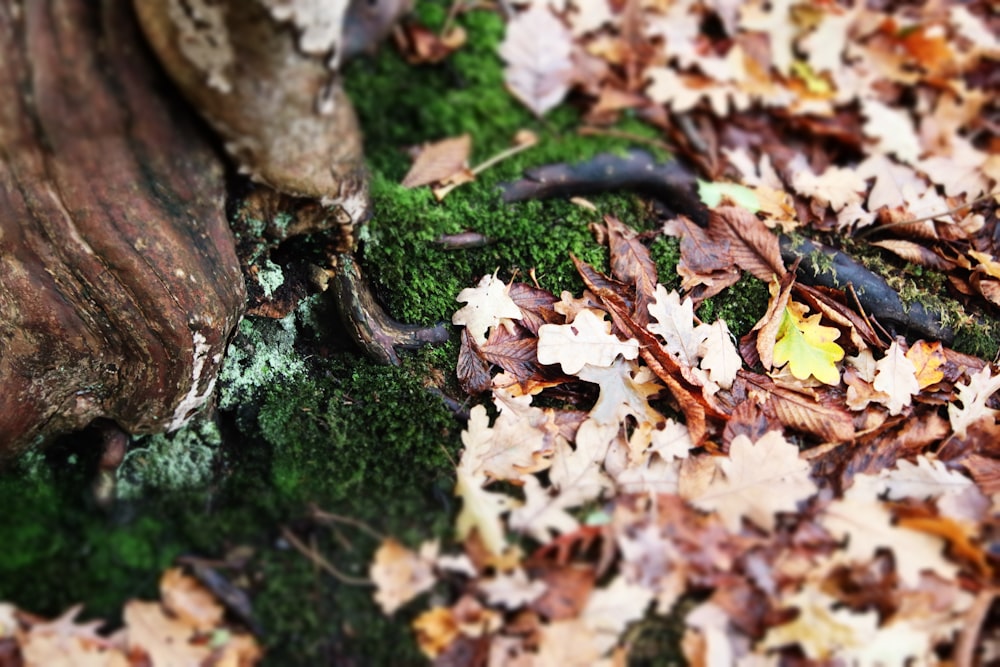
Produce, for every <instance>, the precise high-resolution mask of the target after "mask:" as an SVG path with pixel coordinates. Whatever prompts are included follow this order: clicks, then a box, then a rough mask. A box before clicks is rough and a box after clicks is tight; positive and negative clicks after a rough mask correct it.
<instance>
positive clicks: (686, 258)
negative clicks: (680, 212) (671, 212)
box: [663, 216, 740, 304]
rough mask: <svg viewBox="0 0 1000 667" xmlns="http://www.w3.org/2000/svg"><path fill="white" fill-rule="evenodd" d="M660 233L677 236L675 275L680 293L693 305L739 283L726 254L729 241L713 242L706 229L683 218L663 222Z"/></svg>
mask: <svg viewBox="0 0 1000 667" xmlns="http://www.w3.org/2000/svg"><path fill="white" fill-rule="evenodd" d="M663 232H664V233H665V234H668V235H670V236H680V239H681V259H680V261H679V262H678V263H677V273H678V274H680V276H681V280H682V282H681V289H683V290H684V291H685V292H688V294H689V295H690V296H691V298H692V300H694V302H695V303H696V304H697V303H700V302H701V301H703V300H704V299H707V298H709V297H711V296H715V295H716V294H718V293H719V292H721V291H722V290H724V289H726V288H727V287H729V286H731V285H734V284H736V282H737V281H738V280H739V279H740V270H739V267H737V266H736V265H735V264H734V263H733V258H732V254H731V253H730V250H729V249H730V241H729V239H725V238H723V239H716V238H713V237H711V236H710V235H709V233H708V230H707V229H705V228H703V227H701V226H700V225H696V224H694V223H693V222H691V221H690V220H688V219H687V218H686V217H683V216H679V217H677V218H674V219H672V220H669V221H667V223H666V224H664V226H663Z"/></svg>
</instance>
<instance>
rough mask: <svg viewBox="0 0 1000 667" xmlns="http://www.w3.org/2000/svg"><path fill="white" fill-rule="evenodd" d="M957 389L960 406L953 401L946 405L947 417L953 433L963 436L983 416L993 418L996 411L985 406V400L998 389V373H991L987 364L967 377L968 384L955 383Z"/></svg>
mask: <svg viewBox="0 0 1000 667" xmlns="http://www.w3.org/2000/svg"><path fill="white" fill-rule="evenodd" d="M955 388H956V389H958V400H959V401H961V402H962V407H958V406H957V405H956V404H955V403H954V402H953V403H950V404H949V405H948V419H949V420H950V421H951V427H952V429H954V431H955V435H957V436H958V437H960V438H964V437H965V435H966V432H967V430H968V428H969V427H970V426H971V425H972V424H974V423H976V422H977V421H979V420H980V419H983V418H993V417H995V416H996V413H997V411H996V410H994V409H992V408H988V407H986V401H987V400H989V398H990V397H991V396H992V395H993V394H995V393H996V392H997V390H1000V375H993V374H992V373H991V372H990V367H989V366H984V367H983V368H982V370H980V371H979V372H978V373H976V374H975V375H973V376H972V377H970V378H969V383H968V384H958V385H955Z"/></svg>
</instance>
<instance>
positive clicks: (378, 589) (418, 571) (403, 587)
mask: <svg viewBox="0 0 1000 667" xmlns="http://www.w3.org/2000/svg"><path fill="white" fill-rule="evenodd" d="M437 552H438V545H437V542H434V541H430V542H424V543H423V544H422V545H421V547H420V553H419V554H418V553H417V552H415V551H413V550H412V549H407V548H406V547H404V546H403V545H402V544H400V543H399V542H397V541H396V540H395V539H393V538H391V537H389V538H386V539H384V540H383V541H382V544H381V545H379V548H378V549H377V550H376V551H375V557H374V558H373V560H372V564H371V566H370V567H369V576H370V577H371V580H372V581H373V582H374V583H375V602H376V603H377V604H378V606H379V607H380V608H381V609H382V613H384V614H392V613H394V612H395V611H396V610H397V609H399V608H400V607H402V606H403V605H405V604H406V603H407V602H409V601H410V600H412V599H413V598H415V597H417V596H418V595H420V594H421V593H423V592H425V591H427V590H430V588H431V587H432V586H433V585H434V584H435V583H436V581H437V579H436V577H435V576H434V571H433V567H434V561H435V559H436V558H437Z"/></svg>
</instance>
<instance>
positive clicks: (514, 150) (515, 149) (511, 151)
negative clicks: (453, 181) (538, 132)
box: [471, 140, 538, 175]
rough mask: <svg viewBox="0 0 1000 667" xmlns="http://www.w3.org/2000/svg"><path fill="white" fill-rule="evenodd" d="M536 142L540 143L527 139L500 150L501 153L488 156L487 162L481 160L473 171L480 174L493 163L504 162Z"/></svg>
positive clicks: (536, 142)
mask: <svg viewBox="0 0 1000 667" xmlns="http://www.w3.org/2000/svg"><path fill="white" fill-rule="evenodd" d="M536 144H538V141H537V140H535V141H526V142H524V143H521V144H516V145H514V146H511V147H510V148H508V149H506V150H502V151H500V152H499V153H497V154H496V155H494V156H493V157H491V158H488V159H487V160H486V161H485V162H480V163H479V164H477V165H476V166H475V167H473V168H472V170H471V171H472V173H473V174H476V175H478V174H480V173H482V172H484V171H486V170H487V169H489V168H490V167H492V166H493V165H495V164H497V163H498V162H503V161H504V160H506V159H507V158H509V157H511V156H514V155H517V154H518V153H520V152H521V151H525V150H528V149H529V148H531V147H532V146H535V145H536Z"/></svg>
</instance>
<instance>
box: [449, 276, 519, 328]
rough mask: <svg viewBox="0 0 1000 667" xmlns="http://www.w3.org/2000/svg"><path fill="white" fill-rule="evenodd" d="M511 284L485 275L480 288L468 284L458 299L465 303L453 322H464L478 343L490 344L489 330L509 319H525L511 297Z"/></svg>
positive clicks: (453, 318) (454, 316)
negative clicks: (487, 342)
mask: <svg viewBox="0 0 1000 667" xmlns="http://www.w3.org/2000/svg"><path fill="white" fill-rule="evenodd" d="M509 289H510V288H509V286H508V285H506V284H504V282H503V281H502V280H497V274H496V272H494V273H493V275H489V276H483V277H482V278H481V279H480V280H479V285H477V286H476V287H466V288H465V289H463V290H462V291H461V292H459V293H458V297H457V298H456V301H458V302H459V303H465V304H466V305H465V306H463V307H462V308H460V309H459V310H458V312H456V313H455V314H454V315H453V316H452V318H451V323H452V324H456V325H463V326H465V328H466V329H468V330H469V333H471V334H472V338H473V340H475V341H476V343H477V344H479V345H483V344H484V343H486V333H487V332H488V331H489V330H490V329H491V328H492V327H495V326H497V325H499V324H502V323H504V322H505V321H509V320H519V319H521V309H520V308H518V307H517V304H516V303H514V301H513V300H512V299H511V298H510V296H509V294H508V291H509Z"/></svg>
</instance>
